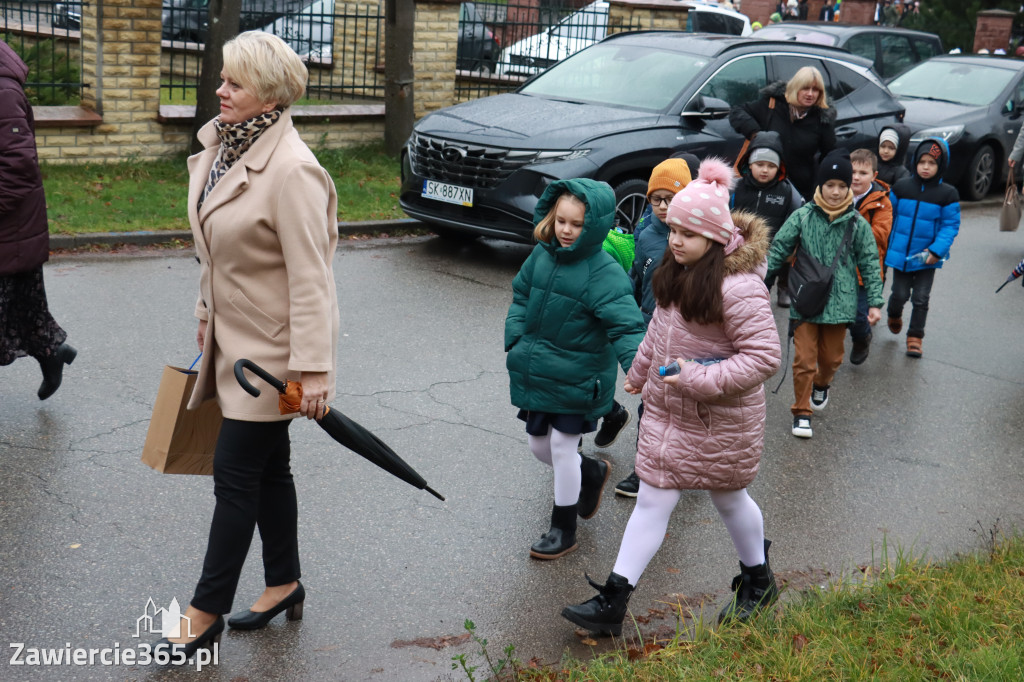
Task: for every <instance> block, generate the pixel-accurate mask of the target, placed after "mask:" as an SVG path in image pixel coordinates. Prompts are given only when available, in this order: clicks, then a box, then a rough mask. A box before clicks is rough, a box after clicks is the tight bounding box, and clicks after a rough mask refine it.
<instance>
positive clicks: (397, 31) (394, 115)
mask: <svg viewBox="0 0 1024 682" xmlns="http://www.w3.org/2000/svg"><path fill="white" fill-rule="evenodd" d="M415 13H416V6H415V4H414V2H413V0H387V1H386V2H385V3H384V25H385V29H384V147H385V148H386V149H387V152H388V153H389V154H394V155H396V156H397V155H398V154H399V152H401V151H402V146H403V145H404V144H405V141H406V140H407V139H408V138H409V134H410V133H411V132H412V124H413V121H414V119H415V115H414V114H413V79H414V78H415V71H414V70H413V66H412V36H413V21H414V20H415V18H416V16H415Z"/></svg>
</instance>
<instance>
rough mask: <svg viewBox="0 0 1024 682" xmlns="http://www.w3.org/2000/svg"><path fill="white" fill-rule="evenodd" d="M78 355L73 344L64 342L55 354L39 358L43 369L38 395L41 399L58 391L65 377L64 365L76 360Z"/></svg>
mask: <svg viewBox="0 0 1024 682" xmlns="http://www.w3.org/2000/svg"><path fill="white" fill-rule="evenodd" d="M77 355H78V351H77V350H75V348H74V347H73V346H69V345H68V344H66V343H62V344H60V346H58V347H57V350H56V351H54V353H53V355H51V356H50V357H48V358H43V359H41V360H39V367H40V368H41V369H42V370H43V383H42V384H40V385H39V390H38V391H37V392H36V395H38V396H39V399H40V400H46V399H47V398H49V397H50V396H51V395H53V394H54V393H56V392H57V389H58V388H60V383H61V380H62V379H63V377H64V365H70V364H71V363H72V362H74V361H75V357H76V356H77Z"/></svg>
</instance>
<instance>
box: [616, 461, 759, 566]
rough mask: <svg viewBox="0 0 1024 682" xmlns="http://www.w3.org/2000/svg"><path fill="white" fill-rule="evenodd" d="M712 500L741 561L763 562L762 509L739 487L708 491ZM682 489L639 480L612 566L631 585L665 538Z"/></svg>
mask: <svg viewBox="0 0 1024 682" xmlns="http://www.w3.org/2000/svg"><path fill="white" fill-rule="evenodd" d="M708 492H709V493H710V494H711V502H712V503H713V504H714V505H715V509H717V510H718V515H719V516H721V517H722V521H723V522H724V523H725V527H726V528H728V529H729V535H730V536H731V537H732V543H733V545H734V546H735V547H736V553H737V554H739V557H740V561H742V562H743V564H744V565H745V566H759V565H760V564H763V563H764V519H763V518H762V516H761V508H760V507H758V506H757V503H756V502H754V500H752V499H751V498H750V495H748V494H747V489H746V488H744V489H742V490H711V491H708ZM681 495H682V491H681V490H674V489H671V488H655V487H654V486H652V485H647V484H646V483H644V482H643V481H640V493H639V495H637V498H636V507H635V508H634V509H633V514H632V516H630V517H629V523H627V524H626V532H625V533H624V534H623V536H622V544H621V545H620V546H619V556H618V558H617V559H616V560H615V568H613V569H612V571H614V572H615V573H618V574H619V575H621V576H622V577H624V578H625V579H626V580H628V581H629V584H630V585H633V586H636V583H637V581H638V580H640V576H641V575H643V572H644V570H645V569H646V568H647V564H649V563H650V562H651V559H653V558H654V555H655V554H656V553H657V551H658V548H660V547H661V543H662V541H663V540H664V539H665V532H666V531H667V530H668V520H669V517H671V516H672V510H673V509H674V508H675V506H676V503H677V502H678V501H679V497H680V496H681Z"/></svg>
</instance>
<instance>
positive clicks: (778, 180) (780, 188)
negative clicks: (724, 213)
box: [730, 130, 804, 308]
mask: <svg viewBox="0 0 1024 682" xmlns="http://www.w3.org/2000/svg"><path fill="white" fill-rule="evenodd" d="M736 170H737V171H739V173H740V180H739V181H738V182H737V183H736V188H735V189H734V190H733V192H732V201H731V205H730V208H732V209H734V210H743V211H750V212H751V213H756V214H757V215H758V216H759V217H761V218H762V219H763V220H764V221H765V222H766V223H768V228H769V229H770V230H771V236H772V239H774V238H775V235H776V233H777V232H778V231H779V228H780V227H782V224H783V223H784V222H786V218H788V217H789V216H790V214H792V213H793V211H795V210H796V209H798V208H800V207H801V206H803V204H804V199H803V197H801V196H800V193H799V192H797V191H796V188H795V187H793V184H792V183H791V182H790V181H789V180H787V179H786V166H785V163H784V162H783V159H782V138H780V137H779V134H778V133H777V132H775V131H772V130H762V131H761V132H759V133H758V134H757V135H755V136H754V139H753V141H752V142H751V143H750V146H749V147H748V148H747V151H746V152H744V154H743V155H742V156H741V157H740V158H739V159H738V160H737V162H736ZM788 274H789V266H785V267H784V269H783V270H781V271H780V272H779V279H778V291H777V297H778V304H779V307H780V308H788V307H789V292H788V291H787V289H786V280H787V275H788Z"/></svg>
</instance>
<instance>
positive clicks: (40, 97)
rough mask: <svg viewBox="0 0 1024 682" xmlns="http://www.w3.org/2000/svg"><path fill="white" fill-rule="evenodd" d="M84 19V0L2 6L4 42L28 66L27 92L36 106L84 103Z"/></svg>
mask: <svg viewBox="0 0 1024 682" xmlns="http://www.w3.org/2000/svg"><path fill="white" fill-rule="evenodd" d="M81 17H82V2H81V1H80V0H79V1H77V2H63V3H52V2H29V1H28V0H6V1H4V2H0V39H2V40H3V41H4V42H6V43H7V44H8V45H10V46H11V48H13V49H14V51H15V52H17V53H18V56H20V57H21V59H22V60H23V61H24V62H25V63H26V64H27V65H28V68H29V72H28V77H27V78H26V81H25V92H26V93H27V94H28V98H29V101H30V102H31V103H32V104H33V105H43V106H59V105H73V104H78V103H79V101H80V100H81V96H82V88H83V87H84V86H83V85H82V47H81V43H80V41H79V40H78V35H77V32H78V29H80V28H81ZM71 34H73V35H71Z"/></svg>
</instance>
